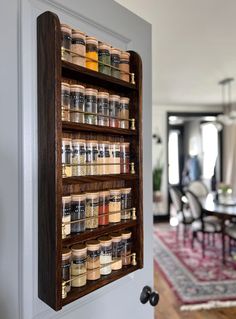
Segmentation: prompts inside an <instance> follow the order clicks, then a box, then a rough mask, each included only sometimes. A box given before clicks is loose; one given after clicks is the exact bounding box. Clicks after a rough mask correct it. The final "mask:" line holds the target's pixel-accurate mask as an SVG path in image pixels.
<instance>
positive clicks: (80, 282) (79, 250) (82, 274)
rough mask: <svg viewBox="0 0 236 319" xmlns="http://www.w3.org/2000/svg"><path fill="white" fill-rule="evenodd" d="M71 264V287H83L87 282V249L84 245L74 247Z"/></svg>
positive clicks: (72, 248)
mask: <svg viewBox="0 0 236 319" xmlns="http://www.w3.org/2000/svg"><path fill="white" fill-rule="evenodd" d="M71 251H72V263H71V279H72V281H71V286H72V287H83V286H85V285H86V282H87V275H86V272H87V262H86V260H87V247H86V246H85V245H83V244H77V245H73V246H72V247H71Z"/></svg>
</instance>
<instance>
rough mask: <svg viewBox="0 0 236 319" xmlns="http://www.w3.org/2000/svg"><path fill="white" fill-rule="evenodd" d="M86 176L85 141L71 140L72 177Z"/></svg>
mask: <svg viewBox="0 0 236 319" xmlns="http://www.w3.org/2000/svg"><path fill="white" fill-rule="evenodd" d="M85 175H86V141H85V140H80V139H73V140H72V176H85Z"/></svg>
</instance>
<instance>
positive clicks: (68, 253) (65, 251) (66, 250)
mask: <svg viewBox="0 0 236 319" xmlns="http://www.w3.org/2000/svg"><path fill="white" fill-rule="evenodd" d="M70 257H71V250H70V249H69V248H63V249H62V260H66V259H68V258H70Z"/></svg>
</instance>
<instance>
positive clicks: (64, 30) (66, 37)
mask: <svg viewBox="0 0 236 319" xmlns="http://www.w3.org/2000/svg"><path fill="white" fill-rule="evenodd" d="M71 35H72V29H71V27H70V26H69V25H67V24H61V48H62V53H61V59H62V60H64V61H68V62H71V53H70V50H71ZM67 50H68V51H67Z"/></svg>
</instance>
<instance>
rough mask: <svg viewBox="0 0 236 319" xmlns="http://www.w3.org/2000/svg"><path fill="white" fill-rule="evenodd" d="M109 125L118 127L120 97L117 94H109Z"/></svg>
mask: <svg viewBox="0 0 236 319" xmlns="http://www.w3.org/2000/svg"><path fill="white" fill-rule="evenodd" d="M109 107H110V126H111V127H120V97H119V95H110V97H109Z"/></svg>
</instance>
